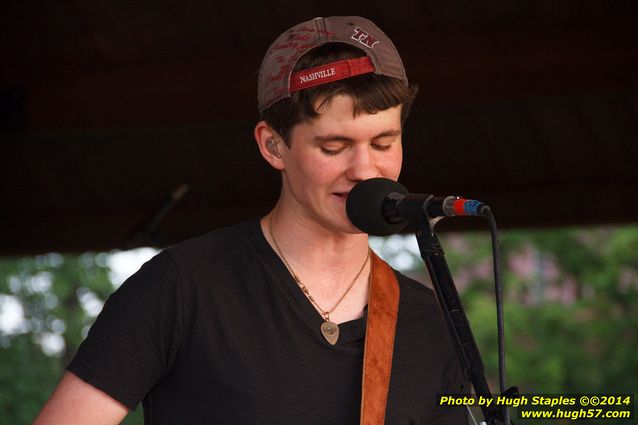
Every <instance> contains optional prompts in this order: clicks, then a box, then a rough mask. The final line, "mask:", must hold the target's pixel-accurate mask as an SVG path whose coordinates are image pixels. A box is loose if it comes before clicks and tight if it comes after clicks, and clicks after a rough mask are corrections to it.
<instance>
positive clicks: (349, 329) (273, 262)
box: [251, 219, 368, 347]
mask: <svg viewBox="0 0 638 425" xmlns="http://www.w3.org/2000/svg"><path fill="white" fill-rule="evenodd" d="M251 231H252V233H253V236H254V237H255V239H254V240H255V241H256V242H257V247H258V248H259V250H260V251H261V254H262V255H263V257H264V259H265V260H266V263H267V264H268V265H270V266H271V267H272V270H273V271H274V274H275V275H276V276H277V277H278V278H279V279H277V281H278V282H279V283H280V284H281V288H282V289H283V290H284V292H285V293H287V294H288V295H289V297H288V299H289V301H290V302H291V303H292V304H293V306H294V307H295V308H297V309H299V310H300V312H301V317H302V318H303V319H304V321H305V322H306V324H307V325H308V326H309V327H310V329H311V331H312V332H313V334H315V335H316V337H317V338H319V339H320V340H321V341H322V343H325V344H326V346H328V347H330V344H329V343H328V341H326V340H325V338H324V337H323V335H322V334H321V324H322V323H323V322H324V319H323V317H322V316H321V314H320V313H319V312H318V311H317V309H316V308H315V307H314V305H313V304H312V303H311V302H310V300H309V299H308V297H306V295H305V294H304V293H303V291H302V289H301V288H300V287H299V284H297V282H296V281H295V279H294V278H293V277H292V275H291V274H290V271H289V270H288V268H287V267H286V265H285V264H284V263H283V261H282V260H281V258H280V257H279V255H277V253H276V252H275V251H274V250H273V248H272V246H270V244H269V243H268V240H267V239H266V236H265V235H264V233H263V231H262V229H261V224H260V221H259V219H255V220H254V221H253V222H252V223H251ZM367 315H368V306H367V305H366V307H365V308H364V311H363V317H361V318H359V319H354V320H349V321H347V322H343V323H340V324H339V340H338V341H337V343H336V345H337V346H340V345H345V344H348V343H350V342H353V341H356V340H362V339H363V338H364V336H365V328H366V320H367Z"/></svg>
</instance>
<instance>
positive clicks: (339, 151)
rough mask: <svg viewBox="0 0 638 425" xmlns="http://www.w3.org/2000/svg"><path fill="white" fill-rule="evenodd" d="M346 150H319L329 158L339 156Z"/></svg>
mask: <svg viewBox="0 0 638 425" xmlns="http://www.w3.org/2000/svg"><path fill="white" fill-rule="evenodd" d="M345 149H346V148H345V147H343V148H339V149H326V148H321V152H323V153H324V154H326V155H330V156H336V155H339V154H340V153H341V152H343V151H344V150H345Z"/></svg>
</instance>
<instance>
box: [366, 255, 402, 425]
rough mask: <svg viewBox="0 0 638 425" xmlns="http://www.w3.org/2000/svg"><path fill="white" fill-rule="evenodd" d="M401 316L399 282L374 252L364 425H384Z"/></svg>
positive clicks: (369, 310)
mask: <svg viewBox="0 0 638 425" xmlns="http://www.w3.org/2000/svg"><path fill="white" fill-rule="evenodd" d="M398 314H399V282H398V281H397V278H396V275H395V274H394V271H393V270H392V269H391V268H390V266H388V265H387V264H386V263H385V262H384V261H383V260H382V259H380V258H379V257H378V256H377V255H376V254H375V253H374V252H373V253H372V272H371V274H370V295H369V300H368V322H367V324H366V337H365V338H366V339H365V347H364V352H363V378H362V381H361V389H362V391H361V425H383V423H384V421H385V410H386V404H387V401H388V389H389V386H390V373H391V371H392V352H393V349H394V334H395V332H396V325H397V316H398Z"/></svg>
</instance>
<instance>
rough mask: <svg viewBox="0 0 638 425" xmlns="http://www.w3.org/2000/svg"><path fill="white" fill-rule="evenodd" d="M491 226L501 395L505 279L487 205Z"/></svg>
mask: <svg viewBox="0 0 638 425" xmlns="http://www.w3.org/2000/svg"><path fill="white" fill-rule="evenodd" d="M481 212H482V215H483V216H484V217H485V218H486V219H487V221H488V223H489V226H490V234H491V237H492V261H493V269H494V292H495V296H496V327H497V333H498V382H499V386H500V391H501V395H506V394H505V392H506V389H507V387H506V381H507V368H506V365H505V318H504V313H503V280H502V277H501V265H500V264H501V255H500V251H499V240H498V229H497V227H496V220H495V219H494V215H493V214H492V210H491V209H490V207H488V206H487V205H485V207H484V208H483V210H482V211H481ZM503 419H504V423H505V424H507V425H509V424H510V417H509V411H508V408H507V405H505V406H503Z"/></svg>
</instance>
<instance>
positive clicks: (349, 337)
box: [68, 220, 466, 425]
mask: <svg viewBox="0 0 638 425" xmlns="http://www.w3.org/2000/svg"><path fill="white" fill-rule="evenodd" d="M397 277H398V281H399V286H400V304H399V316H398V323H397V333H396V338H395V350H394V355H393V360H392V365H393V366H392V375H391V381H390V390H389V395H388V408H387V414H386V424H391V425H407V424H455V425H456V424H463V423H466V420H465V412H464V410H463V409H461V408H435V401H436V394H438V393H459V392H461V391H462V389H461V385H462V378H461V374H460V371H459V367H458V360H457V358H456V355H455V353H454V350H453V348H452V345H451V342H450V337H449V335H448V333H447V330H446V328H445V324H444V322H443V318H442V315H441V313H440V310H439V307H438V305H437V303H436V300H435V297H434V295H433V292H432V291H431V290H429V289H427V288H426V287H424V286H423V285H421V284H419V283H417V282H415V281H413V280H411V279H408V278H407V277H405V276H403V275H401V274H399V273H397ZM322 321H323V319H322V317H321V315H320V314H319V313H318V312H317V311H316V310H315V308H314V307H313V306H312V304H311V303H310V301H309V300H308V299H307V298H306V297H305V296H304V294H303V293H302V291H301V290H300V288H299V287H298V285H297V284H296V282H295V281H294V280H293V278H292V277H291V275H290V274H289V273H288V271H287V269H286V267H285V266H284V264H283V263H282V262H281V260H280V259H279V257H278V256H277V255H276V253H275V252H274V251H273V250H272V249H271V247H270V245H269V244H268V242H267V241H266V239H265V237H264V235H263V233H262V231H261V227H260V225H259V221H258V220H252V221H249V222H245V223H242V224H239V225H237V226H234V227H230V228H226V229H221V230H218V231H214V232H211V233H208V234H206V235H204V236H201V237H198V238H194V239H191V240H189V241H186V242H183V243H181V244H178V245H175V246H173V247H170V248H168V249H166V250H165V251H163V252H161V253H160V254H158V255H157V256H155V257H154V258H153V259H151V260H150V261H149V262H147V263H146V264H144V265H143V266H142V268H141V269H140V270H139V271H138V272H137V273H135V274H134V275H133V276H131V277H130V278H129V279H128V280H127V281H126V282H125V283H124V284H123V285H122V286H121V287H120V288H119V289H118V290H117V291H116V292H115V293H114V294H113V295H111V296H110V297H109V299H108V300H107V302H106V304H105V305H104V309H103V311H102V312H101V313H100V315H99V316H98V318H97V320H96V322H95V324H94V325H93V327H92V328H91V330H90V332H89V335H88V337H87V339H86V340H85V341H84V342H83V343H82V345H81V346H80V348H79V350H78V353H77V354H76V356H75V358H74V359H73V360H72V362H71V363H70V364H69V366H68V370H69V371H71V372H73V373H74V374H76V375H77V376H79V377H80V378H81V379H83V380H84V381H86V382H88V383H90V384H91V385H93V386H94V387H96V388H98V389H100V390H102V391H104V392H106V393H107V394H109V395H110V396H111V397H113V398H114V399H116V400H118V401H120V402H121V403H123V404H124V405H125V406H127V407H128V408H130V409H134V408H135V407H136V406H137V405H138V403H139V402H140V401H141V400H143V405H144V417H145V423H146V424H223V425H232V424H238V425H239V424H241V425H252V424H264V425H265V424H268V425H271V424H272V425H275V424H282V425H283V424H285V425H342V424H343V425H354V424H357V423H359V411H360V406H359V405H360V402H361V374H362V365H363V342H364V336H365V323H366V315H364V317H363V318H361V319H358V320H353V321H349V322H346V323H342V324H340V325H339V327H340V336H339V341H338V342H337V344H336V345H335V346H331V345H330V344H328V343H327V342H326V340H325V339H324V337H323V336H322V334H321V332H320V326H321V323H322Z"/></svg>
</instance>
